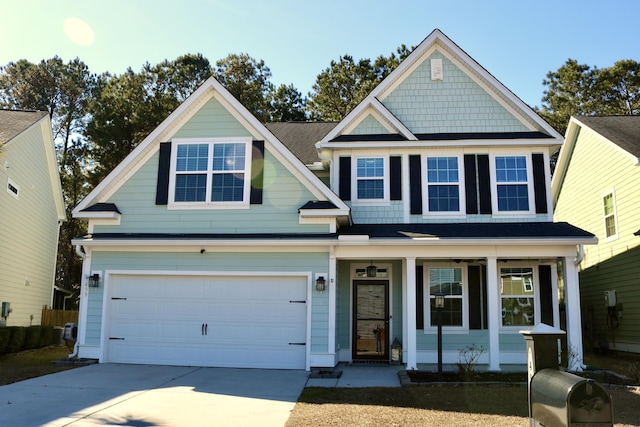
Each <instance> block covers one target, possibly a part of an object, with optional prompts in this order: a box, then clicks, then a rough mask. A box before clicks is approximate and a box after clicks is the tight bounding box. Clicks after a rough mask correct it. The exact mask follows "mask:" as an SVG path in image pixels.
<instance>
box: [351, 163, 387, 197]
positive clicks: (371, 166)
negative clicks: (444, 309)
mask: <svg viewBox="0 0 640 427" xmlns="http://www.w3.org/2000/svg"><path fill="white" fill-rule="evenodd" d="M385 187H386V183H385V159H384V158H383V157H359V158H356V195H357V196H356V198H357V200H358V201H382V200H385V198H386V196H385Z"/></svg>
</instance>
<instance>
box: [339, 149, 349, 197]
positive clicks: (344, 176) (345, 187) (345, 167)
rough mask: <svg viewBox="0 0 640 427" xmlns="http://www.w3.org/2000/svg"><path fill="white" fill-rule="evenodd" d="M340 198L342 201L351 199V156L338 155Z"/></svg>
mask: <svg viewBox="0 0 640 427" xmlns="http://www.w3.org/2000/svg"><path fill="white" fill-rule="evenodd" d="M339 163H340V177H339V180H338V181H339V183H338V185H339V186H340V198H341V199H342V200H344V201H349V200H351V157H349V156H345V157H340V162H339Z"/></svg>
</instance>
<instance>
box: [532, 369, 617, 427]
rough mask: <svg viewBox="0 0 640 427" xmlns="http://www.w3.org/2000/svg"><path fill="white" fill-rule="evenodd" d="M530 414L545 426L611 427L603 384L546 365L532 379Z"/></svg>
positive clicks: (608, 400)
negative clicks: (585, 426) (584, 426)
mask: <svg viewBox="0 0 640 427" xmlns="http://www.w3.org/2000/svg"><path fill="white" fill-rule="evenodd" d="M531 415H532V418H533V419H534V420H535V421H537V422H539V423H540V424H541V425H543V426H546V427H553V426H575V425H589V426H613V406H612V404H611V396H610V395H609V393H608V392H607V391H606V390H605V389H604V387H602V386H601V385H600V384H598V383H596V382H595V381H593V380H590V379H586V378H582V377H579V376H577V375H573V374H570V373H568V372H562V371H558V370H556V369H549V368H547V369H542V370H540V371H538V372H536V374H535V375H534V376H533V378H532V379H531Z"/></svg>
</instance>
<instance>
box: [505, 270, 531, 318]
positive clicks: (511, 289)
mask: <svg viewBox="0 0 640 427" xmlns="http://www.w3.org/2000/svg"><path fill="white" fill-rule="evenodd" d="M500 299H501V301H502V313H501V315H502V326H528V325H534V324H535V286H534V281H533V268H530V267H525V268H501V269H500Z"/></svg>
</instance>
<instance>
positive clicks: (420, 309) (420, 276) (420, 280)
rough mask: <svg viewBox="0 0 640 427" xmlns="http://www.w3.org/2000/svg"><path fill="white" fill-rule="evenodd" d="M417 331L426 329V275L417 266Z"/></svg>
mask: <svg viewBox="0 0 640 427" xmlns="http://www.w3.org/2000/svg"><path fill="white" fill-rule="evenodd" d="M416 329H424V273H423V268H422V266H421V265H416Z"/></svg>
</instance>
